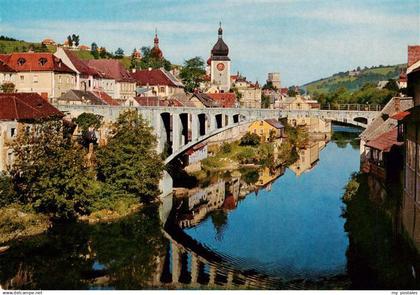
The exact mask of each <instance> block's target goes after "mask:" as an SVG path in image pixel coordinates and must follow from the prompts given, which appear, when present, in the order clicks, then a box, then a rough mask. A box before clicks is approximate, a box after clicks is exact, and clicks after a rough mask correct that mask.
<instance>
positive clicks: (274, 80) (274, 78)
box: [267, 73, 281, 90]
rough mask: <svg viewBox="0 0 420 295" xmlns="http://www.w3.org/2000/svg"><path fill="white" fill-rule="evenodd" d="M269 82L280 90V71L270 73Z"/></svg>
mask: <svg viewBox="0 0 420 295" xmlns="http://www.w3.org/2000/svg"><path fill="white" fill-rule="evenodd" d="M269 83H271V85H273V87H275V88H276V89H278V90H280V88H281V83H280V73H268V77H267V84H269Z"/></svg>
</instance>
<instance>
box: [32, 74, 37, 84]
mask: <svg viewBox="0 0 420 295" xmlns="http://www.w3.org/2000/svg"><path fill="white" fill-rule="evenodd" d="M32 82H33V83H38V75H34V76H33V78H32Z"/></svg>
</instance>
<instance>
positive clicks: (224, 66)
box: [210, 24, 230, 92]
mask: <svg viewBox="0 0 420 295" xmlns="http://www.w3.org/2000/svg"><path fill="white" fill-rule="evenodd" d="M218 35H219V37H218V40H217V42H216V44H215V45H214V46H213V49H212V50H211V56H210V78H211V84H212V85H213V86H215V87H216V88H217V89H218V90H219V92H229V90H230V58H229V57H228V54H229V47H228V46H227V45H226V43H225V42H224V41H223V38H222V35H223V29H222V24H220V27H219V31H218Z"/></svg>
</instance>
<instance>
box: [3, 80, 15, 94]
mask: <svg viewBox="0 0 420 295" xmlns="http://www.w3.org/2000/svg"><path fill="white" fill-rule="evenodd" d="M0 88H1V91H2V92H4V93H13V92H15V84H13V83H12V82H4V83H3V84H1V87H0Z"/></svg>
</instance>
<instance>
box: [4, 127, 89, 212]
mask: <svg viewBox="0 0 420 295" xmlns="http://www.w3.org/2000/svg"><path fill="white" fill-rule="evenodd" d="M13 149H14V154H15V157H16V159H15V163H14V165H13V167H12V169H11V171H10V174H11V175H12V177H13V182H14V186H15V190H16V192H17V194H18V196H19V199H20V202H21V203H23V204H30V205H31V206H32V207H33V208H34V209H35V210H36V211H38V212H42V213H47V214H49V215H50V217H51V218H53V219H73V218H75V217H76V216H77V215H79V214H86V213H88V212H89V203H90V200H91V198H92V195H93V191H92V187H91V180H92V177H91V176H90V175H89V171H88V170H87V169H86V168H85V167H84V152H83V150H81V147H80V146H79V145H77V144H73V143H72V142H71V141H70V140H69V139H68V138H66V137H64V136H63V128H62V122H61V121H44V122H39V123H37V124H33V125H32V128H31V129H30V130H26V131H23V132H20V133H19V135H18V138H17V139H16V142H15V144H14V146H13Z"/></svg>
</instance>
